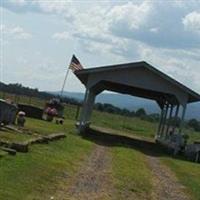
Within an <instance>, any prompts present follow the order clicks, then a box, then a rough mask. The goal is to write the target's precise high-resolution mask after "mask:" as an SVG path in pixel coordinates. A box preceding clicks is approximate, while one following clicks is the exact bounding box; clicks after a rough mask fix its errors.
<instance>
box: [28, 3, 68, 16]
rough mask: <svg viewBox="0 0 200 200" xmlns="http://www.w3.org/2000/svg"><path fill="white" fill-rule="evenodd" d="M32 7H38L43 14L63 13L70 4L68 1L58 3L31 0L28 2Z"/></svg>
mask: <svg viewBox="0 0 200 200" xmlns="http://www.w3.org/2000/svg"><path fill="white" fill-rule="evenodd" d="M30 2H31V3H32V4H33V5H36V6H39V8H40V9H41V10H42V11H43V12H47V13H53V12H54V13H63V12H66V11H67V10H68V7H69V6H70V4H71V1H69V0H60V1H48V0H47V1H45V0H33V1H30Z"/></svg>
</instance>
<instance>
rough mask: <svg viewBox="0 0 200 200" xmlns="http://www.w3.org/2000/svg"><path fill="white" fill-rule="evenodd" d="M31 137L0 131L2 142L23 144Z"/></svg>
mask: <svg viewBox="0 0 200 200" xmlns="http://www.w3.org/2000/svg"><path fill="white" fill-rule="evenodd" d="M32 137H33V136H30V135H25V134H21V133H16V132H14V131H0V141H3V142H25V141H27V140H29V139H31V138H32Z"/></svg>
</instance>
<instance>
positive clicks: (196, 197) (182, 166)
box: [161, 157, 200, 200]
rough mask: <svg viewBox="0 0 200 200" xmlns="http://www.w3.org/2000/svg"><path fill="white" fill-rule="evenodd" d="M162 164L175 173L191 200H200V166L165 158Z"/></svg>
mask: <svg viewBox="0 0 200 200" xmlns="http://www.w3.org/2000/svg"><path fill="white" fill-rule="evenodd" d="M161 160H162V161H163V163H164V164H166V165H167V166H169V167H170V168H171V169H172V171H174V172H175V174H176V175H177V178H178V179H179V181H180V182H181V183H182V184H183V185H184V186H185V187H186V189H187V191H188V193H189V194H190V195H191V197H192V199H193V200H200V164H196V163H192V162H188V161H184V160H178V159H173V158H169V157H165V158H162V159H161Z"/></svg>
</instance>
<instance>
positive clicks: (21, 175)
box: [0, 134, 93, 200]
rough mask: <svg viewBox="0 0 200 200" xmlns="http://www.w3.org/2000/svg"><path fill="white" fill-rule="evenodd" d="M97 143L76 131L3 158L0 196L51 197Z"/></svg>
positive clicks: (16, 198)
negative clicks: (57, 139)
mask: <svg viewBox="0 0 200 200" xmlns="http://www.w3.org/2000/svg"><path fill="white" fill-rule="evenodd" d="M92 146H93V144H92V143H91V142H89V141H86V140H84V139H82V138H80V137H78V136H76V135H72V134H68V135H67V138H66V139H63V140H60V141H57V142H52V143H51V144H49V145H33V146H32V147H31V150H30V152H29V153H28V154H22V153H18V154H17V156H16V157H12V156H6V157H3V158H1V159H0V177H1V181H0V196H1V199H6V200H23V199H24V200H33V199H35V200H36V199H41V200H42V199H50V196H51V195H53V194H54V192H55V191H56V190H57V189H58V188H57V187H58V186H59V184H60V181H61V180H62V182H63V184H67V183H68V181H69V179H70V178H71V177H72V176H73V175H74V174H75V172H76V171H77V170H78V169H79V167H80V166H81V164H82V162H83V161H84V160H85V157H86V156H87V155H88V154H89V153H90V151H91V148H92Z"/></svg>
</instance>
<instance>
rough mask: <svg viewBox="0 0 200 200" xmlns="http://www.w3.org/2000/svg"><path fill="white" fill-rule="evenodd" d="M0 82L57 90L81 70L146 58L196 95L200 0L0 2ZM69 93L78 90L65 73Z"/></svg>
mask: <svg viewBox="0 0 200 200" xmlns="http://www.w3.org/2000/svg"><path fill="white" fill-rule="evenodd" d="M0 2H1V3H0V12H1V22H0V31H1V35H0V45H1V55H0V62H1V66H0V67H1V69H0V79H1V81H3V82H6V83H10V82H12V83H13V82H20V83H22V84H24V85H26V86H31V87H34V88H39V89H40V90H48V91H54V90H60V88H61V86H62V82H63V80H64V76H65V73H66V69H67V67H68V64H69V62H70V59H71V56H72V54H75V55H76V56H77V57H78V58H79V60H80V61H81V63H82V65H84V67H85V68H89V67H94V66H102V65H109V64H115V63H123V62H134V61H140V60H145V61H147V62H149V63H150V64H152V65H154V66H155V67H157V68H158V69H159V70H162V71H163V72H165V73H167V74H169V75H170V76H172V77H173V78H176V79H177V80H178V81H180V82H182V83H183V84H185V85H187V86H188V87H190V88H192V89H193V90H195V91H197V92H199V93H200V81H199V80H200V1H158V0H155V1H64V0H59V1H58V0H1V1H0ZM65 89H66V90H67V91H76V92H81V91H84V87H83V85H82V84H81V83H80V82H79V80H77V78H76V77H75V76H74V75H73V73H70V75H69V78H68V80H67V84H66V88H65Z"/></svg>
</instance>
